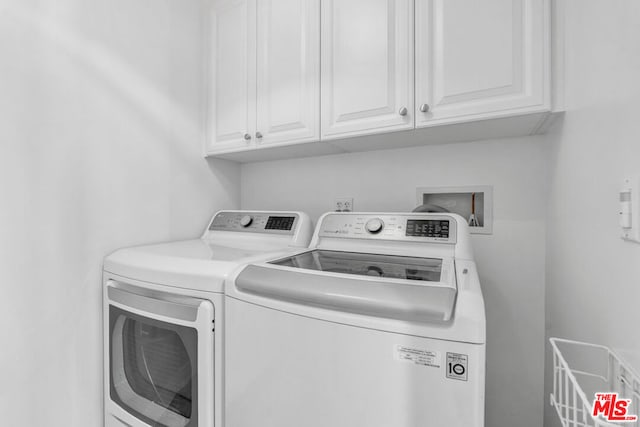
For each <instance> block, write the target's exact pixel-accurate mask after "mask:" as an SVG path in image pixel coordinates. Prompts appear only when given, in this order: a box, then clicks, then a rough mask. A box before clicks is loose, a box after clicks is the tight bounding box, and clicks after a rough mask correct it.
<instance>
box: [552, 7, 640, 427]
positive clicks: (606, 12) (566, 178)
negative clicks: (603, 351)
mask: <svg viewBox="0 0 640 427" xmlns="http://www.w3.org/2000/svg"><path fill="white" fill-rule="evenodd" d="M565 3H566V103H567V112H566V116H565V119H564V123H559V124H558V126H557V127H556V129H555V130H554V131H553V133H552V135H551V139H552V141H551V165H550V180H551V183H552V185H551V187H550V188H551V190H552V192H551V196H550V203H549V217H548V241H547V336H559V337H565V338H570V339H577V340H584V341H588V342H595V343H600V344H604V345H607V346H610V347H613V348H614V349H618V350H622V352H623V353H624V357H626V358H627V359H628V360H630V361H632V363H633V364H634V367H635V369H636V370H640V329H639V326H640V310H639V309H638V304H639V302H640V245H638V244H632V243H626V242H623V241H622V240H621V239H620V238H619V235H620V229H619V228H618V208H619V206H618V191H619V190H620V188H621V186H622V181H623V179H624V178H625V177H626V176H628V175H640V79H639V76H640V54H639V52H640V25H638V23H639V22H640V3H638V2H637V1H635V0H620V1H615V2H609V1H584V0H566V1H565ZM547 355H549V353H548V352H547ZM547 360H548V363H549V365H548V367H547V374H549V373H550V366H551V365H550V363H551V360H550V359H547ZM550 378H551V377H550V376H549V375H547V387H546V394H548V393H549V392H550V384H549V379H550ZM547 400H548V399H547ZM546 407H547V411H546V423H545V425H546V426H548V427H555V426H559V425H560V424H559V423H558V421H557V420H556V416H555V413H553V412H552V409H551V408H549V406H548V405H547V406H546ZM632 410H634V411H636V413H638V411H639V408H632Z"/></svg>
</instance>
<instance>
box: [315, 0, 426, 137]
mask: <svg viewBox="0 0 640 427" xmlns="http://www.w3.org/2000/svg"><path fill="white" fill-rule="evenodd" d="M413 19H414V18H413V1H412V0H323V1H322V29H321V32H322V36H321V39H322V47H321V49H322V55H321V57H322V72H321V80H322V94H321V98H322V107H321V108H322V138H323V139H331V138H340V137H345V136H356V135H363V134H370V133H374V132H375V133H378V132H385V131H393V130H401V129H411V128H413V126H414V121H413V117H414V115H413V94H414V88H413V55H414V52H413V37H414V34H413Z"/></svg>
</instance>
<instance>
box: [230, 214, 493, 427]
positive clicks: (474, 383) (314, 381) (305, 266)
mask: <svg viewBox="0 0 640 427" xmlns="http://www.w3.org/2000/svg"><path fill="white" fill-rule="evenodd" d="M225 292H226V295H227V299H226V302H225V304H226V305H225V309H226V319H225V320H226V333H227V338H228V339H227V341H226V343H225V352H226V360H227V364H226V378H225V382H226V386H225V387H226V388H225V405H226V420H227V423H226V427H256V426H260V427H300V426H304V427H326V426H331V427H354V426H367V427H389V426H394V427H443V426H447V427H482V426H483V425H484V386H485V311H484V301H483V297H482V291H481V289H480V283H479V280H478V274H477V271H476V265H475V261H474V257H473V253H472V250H471V244H470V236H469V230H468V225H467V223H466V221H465V220H464V219H463V218H462V217H460V216H458V215H454V214H441V213H438V214H432V213H411V214H409V213H407V214H404V213H328V214H325V215H324V216H323V217H322V218H321V219H320V220H319V223H318V225H317V227H316V230H315V233H314V237H313V240H312V242H311V245H310V247H309V248H308V249H306V250H303V251H299V253H297V254H294V255H287V256H284V257H280V256H276V257H273V258H272V259H271V260H269V261H261V262H257V263H251V264H249V265H247V266H245V267H244V268H242V269H241V271H239V272H236V273H234V274H233V275H232V276H231V277H230V279H229V282H228V283H227V286H226V290H225Z"/></svg>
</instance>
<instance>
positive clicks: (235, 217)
mask: <svg viewBox="0 0 640 427" xmlns="http://www.w3.org/2000/svg"><path fill="white" fill-rule="evenodd" d="M297 222H298V214H296V213H285V212H248V211H237V212H233V211H223V212H218V213H217V214H216V216H214V217H213V219H212V220H211V223H210V224H209V230H210V231H238V232H245V233H269V234H291V235H292V234H294V232H295V229H296V225H297Z"/></svg>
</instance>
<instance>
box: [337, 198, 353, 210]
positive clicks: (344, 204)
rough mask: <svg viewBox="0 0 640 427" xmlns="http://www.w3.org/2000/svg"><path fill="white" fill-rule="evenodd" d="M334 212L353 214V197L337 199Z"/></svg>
mask: <svg viewBox="0 0 640 427" xmlns="http://www.w3.org/2000/svg"><path fill="white" fill-rule="evenodd" d="M333 210H334V211H336V212H352V211H353V197H336V199H335V201H334V202H333Z"/></svg>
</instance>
